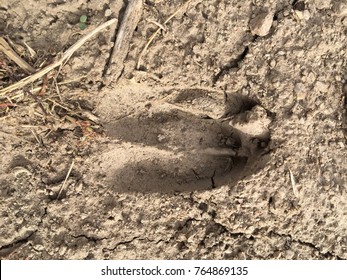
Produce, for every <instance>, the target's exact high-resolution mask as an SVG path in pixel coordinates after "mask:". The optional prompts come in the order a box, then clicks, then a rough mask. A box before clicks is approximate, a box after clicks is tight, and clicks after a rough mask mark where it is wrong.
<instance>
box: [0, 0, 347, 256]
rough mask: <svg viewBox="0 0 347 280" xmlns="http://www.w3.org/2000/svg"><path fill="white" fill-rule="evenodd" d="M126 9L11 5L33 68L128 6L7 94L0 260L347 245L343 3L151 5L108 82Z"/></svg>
mask: <svg viewBox="0 0 347 280" xmlns="http://www.w3.org/2000/svg"><path fill="white" fill-rule="evenodd" d="M127 5H128V1H109V0H103V1H94V0H92V1H88V2H85V1H74V3H70V2H67V1H61V0H59V1H58V0H46V1H41V2H40V5H38V4H37V3H36V2H35V1H31V0H29V1H26V4H25V5H23V3H20V2H19V1H16V0H10V1H7V3H5V4H2V5H1V7H0V35H1V37H3V38H5V39H6V40H8V42H10V41H11V42H13V43H15V44H16V45H18V46H19V47H18V48H19V49H21V48H22V50H25V52H26V53H25V54H23V55H22V58H23V59H26V60H27V61H28V62H29V63H30V64H32V66H33V67H35V68H36V69H42V68H43V67H45V66H47V65H49V64H50V63H52V61H54V60H55V59H57V58H59V54H60V53H61V52H62V51H65V50H67V49H68V48H69V47H70V46H71V45H72V44H74V43H75V42H76V41H77V40H78V39H80V38H82V37H83V36H85V35H86V34H88V33H89V32H91V31H92V30H93V29H94V28H95V27H96V26H99V25H100V24H102V23H104V22H106V21H107V20H109V19H111V18H116V19H117V22H116V24H115V25H114V26H112V28H109V29H105V30H104V31H103V32H101V33H98V34H97V35H96V36H95V37H94V38H93V39H91V40H89V41H88V43H87V44H84V45H83V46H82V47H81V48H79V49H78V51H77V52H76V53H75V54H74V55H73V56H72V57H71V58H70V60H68V61H67V63H66V64H65V65H64V66H63V67H62V68H61V69H59V71H52V72H51V73H49V74H48V75H47V76H45V77H42V79H40V80H38V81H36V82H35V83H33V84H32V85H31V86H29V87H24V88H23V89H17V90H15V91H14V92H11V93H6V94H2V95H1V96H0V110H1V111H0V117H1V123H2V126H1V128H0V139H1V140H0V152H1V156H0V158H1V164H0V193H1V197H0V199H1V207H0V210H1V211H0V215H1V218H0V224H1V227H0V228H1V230H0V236H1V238H0V256H1V258H3V259H158V258H159V259H170V258H172V259H177V258H178V259H197V258H198V259H346V258H347V239H346V233H347V223H346V221H347V199H346V193H347V190H346V181H347V177H346V176H347V175H346V174H347V172H346V167H347V162H346V156H347V152H346V144H347V143H346V127H347V126H346V122H347V118H346V114H347V113H346V110H347V106H346V92H347V91H346V84H347V66H346V65H347V64H346V57H347V56H346V46H347V34H346V27H347V6H346V5H345V3H344V1H342V0H329V1H314V2H312V1H301V0H300V1H291V0H278V1H270V0H269V1H250V0H249V1H248V0H247V1H242V2H240V1H236V0H235V1H226V0H213V1H204V0H190V1H182V0H175V1H159V0H158V1H149V0H146V1H143V5H142V16H141V20H140V21H139V23H138V24H137V28H136V30H135V31H134V34H133V36H132V39H131V42H130V45H129V52H128V54H127V57H126V59H125V61H124V63H123V65H120V67H121V69H122V71H121V76H120V78H119V79H118V80H114V81H112V80H111V81H110V77H112V73H108V72H107V67H108V65H109V62H110V56H111V54H112V50H113V45H114V41H115V36H116V35H117V30H118V29H119V28H120V25H121V22H122V20H123V17H124V14H125V10H126V7H127ZM81 15H85V16H87V22H86V23H85V24H86V29H83V30H82V29H81V28H80V26H79V21H80V17H81ZM171 15H174V16H173V17H172V18H170V20H167V19H168V18H169V17H170V16H171ZM158 28H159V31H158V32H157V35H156V36H155V37H154V39H153V41H152V42H151V44H149V45H148V46H147V47H146V48H147V49H146V50H145V51H143V50H144V48H145V46H146V44H147V43H148V41H149V40H150V37H151V36H152V34H154V32H156V30H158ZM52 34H54V36H52ZM28 46H29V47H30V48H28ZM30 49H32V50H34V51H35V52H36V56H34V57H32V58H29V57H30V52H29V54H28V53H27V52H28V50H30ZM17 51H18V49H17ZM117 71H118V72H119V69H118V70H117ZM105 73H107V75H108V77H106V76H107V75H105ZM27 75H28V74H27V73H24V72H23V71H22V70H21V69H19V68H18V67H17V66H16V65H15V64H14V63H13V62H11V61H10V60H8V58H7V57H6V56H3V55H2V54H1V56H0V89H1V88H2V89H3V88H5V87H6V86H8V85H10V84H12V83H14V82H16V81H18V80H20V79H22V78H23V77H25V76H27ZM105 78H107V82H106V79H105Z"/></svg>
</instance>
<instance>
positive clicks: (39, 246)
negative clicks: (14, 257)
mask: <svg viewBox="0 0 347 280" xmlns="http://www.w3.org/2000/svg"><path fill="white" fill-rule="evenodd" d="M33 247H34V250H36V251H39V252H41V251H43V250H44V249H45V247H43V246H42V245H35V246H33Z"/></svg>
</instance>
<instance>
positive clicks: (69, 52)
mask: <svg viewBox="0 0 347 280" xmlns="http://www.w3.org/2000/svg"><path fill="white" fill-rule="evenodd" d="M116 21H117V20H116V19H111V20H109V21H107V22H105V23H103V24H101V25H100V26H98V27H97V28H95V29H94V30H93V31H92V32H90V33H89V34H87V35H85V36H84V37H83V38H81V39H80V40H78V41H77V42H76V43H75V44H74V45H72V46H71V47H70V48H69V49H68V50H67V51H66V52H64V53H63V55H62V56H61V58H60V59H58V60H57V61H55V62H54V63H52V64H50V65H48V66H46V67H45V68H43V69H42V70H40V71H38V72H36V73H35V74H33V75H31V76H28V77H26V78H24V79H22V80H20V81H19V82H17V83H15V84H13V85H10V86H8V87H6V88H4V89H1V90H0V95H4V94H6V93H8V92H11V91H13V90H16V89H20V88H23V87H24V86H26V85H27V84H30V83H32V82H34V81H36V80H37V79H40V78H41V77H42V76H44V75H46V74H47V73H48V72H50V71H51V70H53V69H54V68H56V67H59V66H61V65H62V64H64V63H66V62H67V61H68V60H69V58H70V57H71V56H72V55H73V54H74V52H75V51H77V50H78V49H79V48H80V47H81V46H82V45H83V44H84V43H85V42H87V41H88V40H89V39H90V38H92V37H93V36H94V35H96V34H97V33H99V32H100V31H102V30H103V29H105V28H106V27H108V26H110V25H112V24H114V23H115V22H116Z"/></svg>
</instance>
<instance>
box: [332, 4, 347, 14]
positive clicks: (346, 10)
mask: <svg viewBox="0 0 347 280" xmlns="http://www.w3.org/2000/svg"><path fill="white" fill-rule="evenodd" d="M333 11H334V12H335V14H336V15H337V16H340V17H343V16H346V15H347V3H342V1H341V2H338V3H336V4H335V5H334V6H333Z"/></svg>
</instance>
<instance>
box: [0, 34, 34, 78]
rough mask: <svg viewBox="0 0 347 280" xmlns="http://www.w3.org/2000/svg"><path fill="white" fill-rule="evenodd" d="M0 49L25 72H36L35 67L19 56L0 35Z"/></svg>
mask: <svg viewBox="0 0 347 280" xmlns="http://www.w3.org/2000/svg"><path fill="white" fill-rule="evenodd" d="M0 51H2V52H3V53H4V54H5V55H6V56H7V57H8V58H9V59H11V60H13V61H14V62H15V63H16V64H17V65H18V66H19V67H20V68H22V69H23V70H24V71H25V72H27V73H29V74H32V73H35V72H36V69H35V68H34V67H32V66H31V65H30V64H29V63H27V62H26V61H25V60H24V59H23V58H21V57H20V56H19V55H18V54H17V53H16V52H15V51H14V50H13V49H12V48H11V46H10V45H9V44H8V43H7V42H6V40H5V39H4V38H2V37H0Z"/></svg>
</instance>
